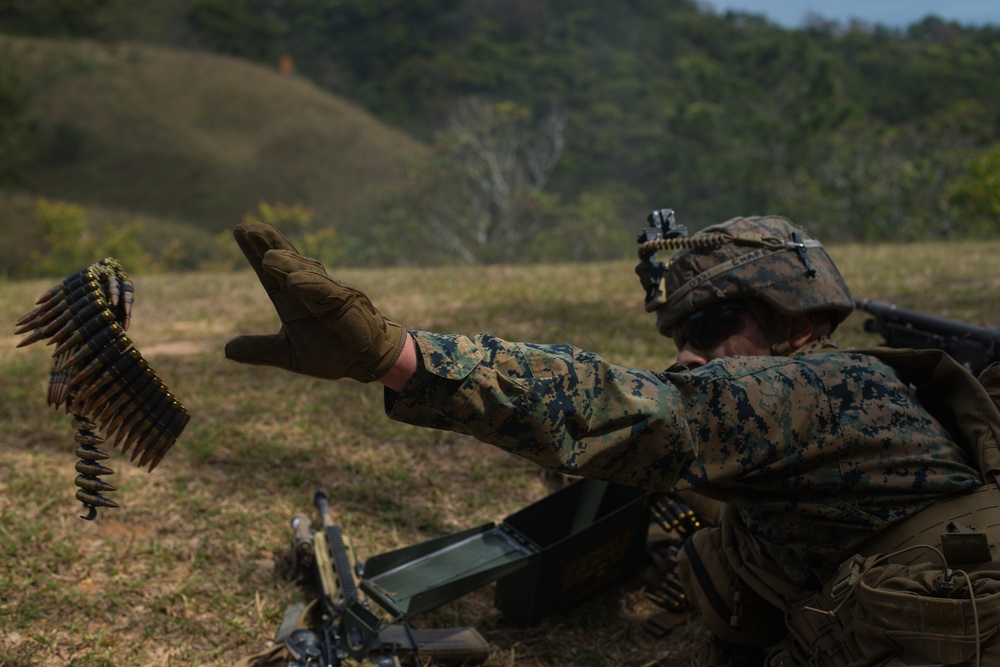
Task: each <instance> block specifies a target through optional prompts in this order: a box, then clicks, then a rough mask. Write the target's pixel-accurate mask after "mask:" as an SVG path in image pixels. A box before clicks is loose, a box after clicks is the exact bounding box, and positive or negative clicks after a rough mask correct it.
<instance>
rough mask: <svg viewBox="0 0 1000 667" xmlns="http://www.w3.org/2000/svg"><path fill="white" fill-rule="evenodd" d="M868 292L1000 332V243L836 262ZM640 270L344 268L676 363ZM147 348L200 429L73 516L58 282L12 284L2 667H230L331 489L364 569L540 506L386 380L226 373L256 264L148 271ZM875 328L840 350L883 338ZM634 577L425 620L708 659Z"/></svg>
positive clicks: (420, 323)
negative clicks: (54, 379) (56, 349)
mask: <svg viewBox="0 0 1000 667" xmlns="http://www.w3.org/2000/svg"><path fill="white" fill-rule="evenodd" d="M831 254H833V255H834V258H835V259H836V260H837V262H838V263H839V264H840V266H841V268H842V271H843V273H844V275H845V278H846V279H847V281H848V283H849V284H850V285H851V286H852V289H853V290H854V292H855V296H857V297H872V298H879V299H883V300H887V301H892V302H895V303H897V304H898V305H901V306H905V307H909V308H914V309H919V310H921V311H924V312H927V313H931V314H935V315H939V316H944V317H949V318H953V319H958V320H963V321H966V322H969V323H973V324H978V325H996V324H997V320H996V317H997V316H996V313H997V311H998V309H1000V276H998V275H996V257H997V256H1000V242H989V243H975V244H972V243H969V244H948V245H943V244H927V245H907V246H840V247H835V248H832V249H831ZM632 266H633V262H631V261H622V262H616V263H607V264H587V265H580V266H573V265H559V266H547V267H530V268H520V267H519V268H509V267H490V268H483V269H433V270H430V269H428V270H420V271H411V270H395V269H394V270H388V271H382V270H377V269H367V270H351V271H346V272H343V273H340V274H339V275H340V277H342V278H345V279H347V280H350V281H352V282H355V283H357V284H359V285H362V286H364V287H365V288H366V289H367V291H368V292H369V293H370V294H371V296H372V297H373V300H374V301H375V303H377V304H378V305H379V306H380V307H381V308H382V309H383V311H384V312H386V313H387V314H388V315H390V316H391V317H394V318H396V319H398V320H399V321H401V322H403V323H404V324H406V325H407V326H408V327H410V328H414V329H429V330H437V331H447V332H458V333H468V334H472V333H476V332H480V331H487V332H490V333H495V334H498V335H501V336H504V337H507V338H510V339H515V340H530V341H534V342H545V343H565V342H572V343H574V344H576V345H579V346H581V347H584V348H587V349H591V350H594V351H597V352H600V353H602V354H603V355H604V356H605V357H607V358H608V359H610V360H612V361H614V362H617V363H621V364H625V365H634V366H642V367H651V368H663V367H666V366H667V365H669V364H670V362H671V361H672V358H673V354H674V349H673V347H672V344H671V343H669V342H668V341H666V340H664V339H661V338H659V337H658V336H657V335H656V333H655V332H654V330H653V327H652V321H651V318H650V317H649V316H647V315H646V314H645V313H644V312H643V311H642V307H641V293H640V290H639V288H638V283H637V280H636V279H635V276H634V274H633V273H632ZM134 278H135V281H136V289H137V292H136V303H135V308H134V311H133V321H132V328H131V330H130V335H131V337H132V339H133V340H134V342H135V343H136V345H137V347H138V348H139V349H140V350H142V352H143V355H144V356H145V357H146V358H147V359H148V360H149V361H150V363H151V365H152V366H153V367H154V368H155V369H156V370H157V372H158V373H159V375H160V376H161V377H162V378H163V379H164V381H165V382H166V383H167V384H168V385H169V386H170V388H171V389H172V391H173V392H174V394H175V395H176V396H177V397H178V398H179V399H180V400H181V401H182V402H183V403H184V404H185V405H186V406H187V408H188V409H189V410H190V412H191V414H192V419H191V422H190V424H189V425H188V427H187V430H186V431H185V433H184V434H183V436H182V438H181V439H180V441H179V442H178V443H177V444H176V445H175V447H174V449H173V450H172V451H171V452H170V453H169V454H168V456H167V457H166V459H164V461H163V463H162V464H161V465H160V466H159V467H158V468H157V469H156V470H155V471H154V472H152V473H147V472H145V471H144V470H140V469H138V468H136V467H134V466H131V465H130V464H129V463H128V462H127V461H126V460H125V459H123V458H122V457H121V456H120V455H118V454H117V453H113V456H112V458H111V459H110V464H111V467H113V468H114V469H115V470H116V474H115V475H114V476H113V477H112V478H111V479H112V480H113V482H114V483H115V484H116V485H117V486H118V487H119V490H118V491H116V492H113V493H112V494H111V497H113V498H114V499H115V500H116V501H118V502H119V503H120V504H121V508H120V509H116V510H104V511H102V512H101V513H100V515H99V516H98V518H97V520H96V521H93V522H84V521H81V520H80V519H78V518H77V516H78V515H79V514H81V513H82V509H81V507H80V505H79V503H77V502H76V501H75V500H74V499H73V494H74V491H75V487H74V484H73V479H74V477H75V476H76V473H75V471H74V469H73V467H74V463H75V456H74V455H73V450H74V448H75V445H74V444H73V428H72V426H71V424H70V419H69V417H68V415H66V414H62V413H59V412H57V411H55V410H53V409H52V408H49V407H47V406H46V405H45V392H46V382H47V375H48V364H49V356H48V355H49V353H50V352H51V348H46V347H44V346H42V345H34V346H29V347H26V348H21V349H15V345H16V344H17V342H18V339H17V337H15V336H14V335H13V322H14V321H15V320H16V319H17V318H18V317H19V316H20V315H22V314H23V313H25V312H27V311H28V310H30V308H31V307H32V304H33V302H34V300H35V298H36V297H37V296H38V295H39V294H41V293H42V291H44V289H46V288H47V287H48V286H49V285H50V284H51V283H52V282H55V281H54V280H53V281H34V282H24V283H2V284H0V321H3V322H7V323H8V327H9V328H8V329H7V331H8V333H7V334H4V335H3V337H2V338H0V340H2V345H0V442H2V445H0V469H2V470H3V473H2V475H0V665H2V666H4V667H13V666H22V665H73V666H84V665H87V666H102V667H103V666H109V667H110V666H121V667H124V666H126V665H128V666H133V665H134V666H148V665H231V664H233V663H234V662H235V661H236V660H238V659H239V658H241V657H243V656H245V655H247V654H249V653H252V652H254V651H256V650H259V649H261V648H263V646H264V644H265V642H266V641H267V640H268V639H269V638H270V637H272V636H273V634H274V632H275V630H276V629H277V627H278V624H279V623H280V620H281V616H282V613H283V611H284V609H285V608H286V607H287V606H288V605H289V604H291V603H294V602H297V601H300V600H302V599H303V597H302V592H301V590H300V589H299V588H298V586H297V585H296V584H294V583H292V582H289V581H288V580H287V578H286V576H285V574H286V566H287V563H286V561H285V557H286V555H287V551H288V545H289V537H290V534H289V529H288V521H289V518H290V516H291V515H292V514H293V513H294V512H297V511H311V510H312V494H313V491H314V490H315V489H316V488H317V487H323V488H325V489H326V490H327V492H328V494H329V496H330V498H331V502H332V505H333V508H334V516H335V520H336V521H337V522H338V523H339V524H341V525H342V526H343V527H344V529H345V532H346V533H347V534H348V535H349V536H350V537H351V538H352V539H353V541H354V544H355V546H356V548H357V551H358V553H359V555H360V556H361V557H362V558H364V557H366V556H372V555H376V554H379V553H383V552H386V551H389V550H392V549H396V548H399V547H402V546H406V545H410V544H414V543H416V542H421V541H424V540H426V539H429V538H431V537H435V536H439V535H443V534H447V533H450V532H454V531H457V530H460V529H464V528H469V527H472V526H476V525H479V524H481V523H483V522H486V521H492V520H498V519H501V518H503V517H504V516H506V515H507V514H509V513H511V512H513V511H515V510H517V509H520V508H521V507H523V506H525V505H526V504H528V503H530V502H532V501H534V500H537V499H539V498H541V497H543V496H544V495H545V493H546V488H545V486H544V485H543V484H542V483H541V481H540V480H539V476H538V474H537V470H536V469H535V468H534V467H533V466H532V465H531V464H528V463H526V462H524V461H521V460H519V459H517V458H515V457H513V456H511V455H508V454H505V453H503V452H500V451H497V450H494V449H492V448H490V447H488V446H485V445H481V444H478V443H476V442H473V441H471V440H469V439H468V438H465V437H460V436H457V435H454V434H450V433H442V432H436V431H427V430H419V429H415V428H412V427H408V426H404V425H400V424H397V423H394V422H391V421H389V420H388V419H386V418H385V417H384V415H383V413H382V396H381V391H380V388H379V387H376V386H371V385H361V384H357V383H354V382H352V381H345V382H341V383H334V382H324V381H320V380H315V379H311V378H306V377H300V376H293V375H291V374H287V373H282V372H278V371H274V370H269V369H263V368H255V367H247V366H242V365H238V364H235V363H231V362H227V361H226V360H225V359H224V358H223V355H222V348H223V345H224V343H225V341H226V340H228V339H229V338H230V337H232V336H234V335H236V334H239V333H243V332H266V331H272V330H274V329H275V319H274V316H273V313H272V311H271V307H270V304H269V302H268V301H267V299H266V297H265V295H264V294H263V292H262V290H261V289H260V287H259V285H258V284H257V283H256V279H255V278H254V277H253V275H252V274H251V273H250V272H249V271H246V272H240V273H235V274H193V275H151V276H143V275H136V276H134ZM862 320H863V317H862V316H861V315H858V314H855V315H852V317H851V318H850V319H849V320H848V321H847V322H846V323H845V324H844V326H843V327H842V330H841V335H840V336H839V339H840V342H841V343H842V344H846V345H868V344H873V343H874V342H875V341H874V339H873V338H872V337H871V336H869V335H867V334H865V333H864V332H863V329H862V325H861V323H862ZM650 611H651V608H650V606H649V605H648V603H645V601H644V599H643V595H642V591H641V589H640V588H639V587H638V585H637V584H634V583H633V584H629V585H625V586H623V587H622V588H620V589H617V590H614V591H612V592H610V593H607V594H605V595H602V596H601V597H599V598H598V599H596V600H594V601H592V602H589V603H586V604H584V605H582V606H581V607H578V608H576V609H574V610H572V611H570V612H569V613H567V614H564V615H561V616H558V617H555V618H550V619H547V620H545V621H543V622H542V623H541V624H539V625H537V626H535V627H531V628H515V627H512V626H510V625H509V624H507V623H505V621H504V620H503V619H502V618H501V617H500V616H499V614H498V612H497V611H496V610H495V609H494V608H493V605H492V594H491V592H490V590H489V588H488V587H487V588H484V589H481V590H479V591H476V592H474V593H471V594H469V595H467V596H465V597H463V598H461V599H459V600H456V601H455V602H452V603H449V604H448V605H446V606H445V607H443V608H441V609H440V610H438V611H435V612H432V613H430V614H428V615H427V616H425V617H420V618H418V619H417V620H418V622H420V623H422V624H425V625H428V626H441V625H472V626H475V627H476V628H477V629H478V630H479V631H480V632H481V633H482V634H483V635H484V636H485V637H486V638H487V639H488V640H489V641H490V643H491V657H490V661H489V665H492V666H500V665H528V666H535V665H567V666H568V665H576V666H580V665H594V666H598V665H600V666H605V665H607V666H610V665H653V664H669V665H690V666H695V665H701V664H704V663H703V662H702V659H701V657H700V652H701V649H702V644H703V642H702V639H701V635H700V633H699V631H698V630H697V629H696V628H695V627H689V628H681V629H679V630H675V631H674V633H673V634H671V635H670V636H668V637H667V638H664V639H655V638H653V637H652V636H651V635H650V634H649V633H648V632H646V630H645V629H644V626H643V622H644V618H645V615H646V614H648V613H649V612H650Z"/></svg>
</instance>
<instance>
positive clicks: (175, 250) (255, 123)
mask: <svg viewBox="0 0 1000 667" xmlns="http://www.w3.org/2000/svg"><path fill="white" fill-rule="evenodd" d="M0 49H2V50H3V52H4V53H5V54H7V56H8V57H7V58H5V60H4V66H5V67H9V68H11V69H14V70H16V71H17V72H19V73H20V76H21V77H22V78H24V79H26V80H29V81H31V82H32V85H31V94H30V99H29V100H28V101H27V102H25V103H24V108H25V111H24V113H25V114H26V115H27V117H28V118H30V119H31V131H32V134H31V140H32V142H33V150H34V153H33V155H34V161H33V163H32V166H31V168H27V167H26V168H24V169H22V170H21V171H20V172H19V176H20V184H18V185H12V186H11V187H9V188H8V194H7V195H6V196H7V197H10V201H11V202H12V203H17V204H19V206H11V207H10V208H8V207H4V210H5V215H4V216H3V222H2V223H0V225H2V226H0V228H2V229H4V230H7V229H15V228H21V229H23V228H25V227H27V228H28V229H33V230H34V234H32V235H31V236H29V237H28V238H25V239H24V240H25V242H26V243H25V245H21V246H20V247H17V248H9V247H8V248H5V249H4V250H3V251H2V253H0V259H2V260H3V261H2V262H0V270H2V271H3V272H4V273H7V274H8V275H24V274H25V269H24V266H23V263H24V260H25V258H26V257H27V256H29V254H30V252H31V251H36V252H38V253H41V254H45V253H47V252H49V251H50V249H49V248H47V247H46V245H45V242H44V239H43V238H42V234H43V233H44V230H43V229H42V228H41V227H39V226H37V225H35V224H34V220H33V218H36V217H37V216H38V215H39V214H38V213H37V211H35V210H32V209H33V208H35V207H36V203H37V202H36V200H37V199H38V198H45V199H48V200H50V201H54V202H64V203H69V204H73V205H80V206H83V207H85V211H84V212H83V214H84V215H85V217H86V218H88V219H89V220H90V221H91V222H92V223H93V226H94V229H93V230H92V231H93V232H94V233H95V234H97V233H99V232H103V228H104V226H105V225H106V224H113V225H115V226H131V225H135V226H138V227H139V228H140V229H139V232H138V237H139V238H140V239H141V240H142V242H143V246H144V248H145V250H146V252H148V253H150V254H151V255H153V260H155V261H156V262H159V263H161V264H163V263H166V264H168V265H170V266H171V267H172V268H175V269H185V268H196V267H198V266H201V265H202V264H203V263H205V262H206V261H208V260H210V259H212V252H213V249H212V244H211V237H212V236H213V235H214V234H216V233H218V232H222V231H224V230H229V229H231V228H232V227H233V226H234V225H235V224H236V223H237V222H239V221H240V220H241V219H243V217H244V215H246V214H247V213H252V212H256V211H258V209H259V207H260V205H261V204H262V203H266V204H269V205H272V206H287V207H293V206H295V205H300V206H304V205H306V204H307V203H308V208H309V209H310V210H311V211H312V212H313V213H312V215H313V220H314V224H315V226H316V230H311V231H317V230H318V229H320V228H327V227H328V228H331V229H336V228H338V227H340V226H341V225H343V224H344V222H345V221H348V220H352V219H354V218H355V217H356V216H358V215H359V212H360V211H362V210H364V209H365V208H366V207H370V206H371V205H372V204H373V202H377V201H378V200H379V198H380V193H383V192H389V191H392V190H393V189H398V188H399V187H400V186H402V185H403V184H404V183H405V182H406V181H407V179H408V177H407V174H406V166H405V165H404V160H414V161H416V160H419V159H421V156H423V155H426V154H427V153H428V151H427V149H426V148H425V147H424V146H422V145H421V144H420V143H418V142H416V141H414V140H413V139H411V138H409V137H407V136H406V135H404V134H403V133H402V132H399V131H398V130H393V129H392V128H389V127H387V126H385V125H383V124H381V123H379V122H378V121H376V120H375V119H373V118H372V117H371V116H370V115H368V114H366V113H364V112H363V111H361V110H360V109H358V108H356V107H354V106H352V105H351V104H349V103H347V102H345V101H343V100H341V99H338V98H336V97H333V96H331V95H328V94H326V93H323V92H322V91H320V90H318V89H317V88H316V87H315V86H314V85H312V84H310V83H308V82H306V81H303V80H302V79H298V78H290V77H284V76H281V75H280V74H279V73H277V72H274V71H268V70H265V69H263V68H260V67H257V66H254V65H251V64H249V63H246V62H242V61H238V60H234V59H232V58H225V57H219V56H211V55H208V54H197V53H190V52H182V51H174V50H166V49H162V48H158V47H150V46H143V45H137V44H128V45H121V46H107V45H100V44H96V43H92V42H80V41H46V40H34V39H23V38H17V39H14V38H0ZM0 129H2V128H0ZM0 161H2V160H0ZM25 200H29V201H30V202H31V204H30V205H25ZM2 204H3V198H0V205H2ZM89 261H93V260H89ZM89 261H88V262H85V263H89ZM34 268H37V267H34ZM34 268H33V269H32V270H31V271H29V272H28V274H29V275H30V274H31V273H32V272H34ZM77 268H79V267H77ZM50 275H58V274H50Z"/></svg>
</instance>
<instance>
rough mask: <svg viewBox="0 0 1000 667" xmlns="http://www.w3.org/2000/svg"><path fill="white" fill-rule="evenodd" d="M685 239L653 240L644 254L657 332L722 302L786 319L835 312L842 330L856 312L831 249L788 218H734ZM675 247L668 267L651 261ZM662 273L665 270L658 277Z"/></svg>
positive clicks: (645, 282) (642, 250)
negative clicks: (761, 307)
mask: <svg viewBox="0 0 1000 667" xmlns="http://www.w3.org/2000/svg"><path fill="white" fill-rule="evenodd" d="M669 214H670V216H671V222H672V216H673V212H672V211H669ZM679 229H681V230H683V227H681V228H679ZM684 233H685V232H684V231H681V232H679V233H674V234H673V236H674V238H672V239H671V238H669V236H671V235H669V234H668V238H666V239H663V238H661V239H660V240H658V241H656V240H654V241H646V242H645V243H643V244H642V246H640V251H639V256H640V259H641V260H642V261H641V262H640V264H639V266H637V267H636V273H638V274H639V277H640V279H641V280H642V282H643V286H644V287H645V288H646V291H647V298H646V310H647V311H649V312H656V328H657V329H658V330H659V332H660V333H661V334H663V335H664V336H670V335H672V334H673V330H674V327H676V326H677V324H678V323H679V322H680V321H681V320H683V319H684V318H685V317H687V316H688V315H690V314H692V313H694V312H696V311H698V310H701V309H702V308H704V307H705V306H708V305H710V304H713V303H718V302H720V301H730V300H736V299H741V300H746V301H758V302H763V303H765V304H766V305H768V306H770V307H771V308H773V309H774V310H775V311H777V312H778V313H780V314H784V315H790V314H797V313H816V312H829V313H831V316H832V325H833V326H834V327H836V326H837V325H838V324H840V323H841V322H842V321H843V320H844V319H845V318H846V317H847V316H848V315H849V314H850V313H851V311H852V310H854V300H853V298H852V297H851V292H850V290H849V289H848V288H847V284H846V283H845V282H844V279H843V277H841V275H840V271H838V270H837V267H836V265H834V263H833V260H832V259H830V256H829V255H827V253H826V251H825V250H824V249H823V245H822V244H821V243H820V242H819V241H818V240H816V239H815V238H813V237H812V236H811V235H810V234H809V233H808V232H807V231H806V230H805V229H803V228H801V227H799V226H798V225H795V224H793V223H792V222H791V221H790V220H788V219H787V218H784V217H781V216H776V215H768V216H761V217H746V218H743V217H740V218H733V219H731V220H727V221H726V222H724V223H722V224H719V225H713V226H711V227H707V228H705V229H704V230H702V231H701V232H698V233H697V234H694V235H693V236H692V237H690V238H678V236H681V235H683V234H684ZM642 241H643V237H640V242H642ZM669 248H681V250H679V251H678V252H677V253H676V254H675V255H674V256H673V257H672V258H671V259H670V260H669V262H667V263H666V264H665V265H664V264H653V263H652V262H651V261H650V257H651V255H652V254H655V252H656V251H657V250H660V249H669ZM655 267H658V268H659V271H658V272H655V271H654V272H652V275H650V270H649V269H650V268H655Z"/></svg>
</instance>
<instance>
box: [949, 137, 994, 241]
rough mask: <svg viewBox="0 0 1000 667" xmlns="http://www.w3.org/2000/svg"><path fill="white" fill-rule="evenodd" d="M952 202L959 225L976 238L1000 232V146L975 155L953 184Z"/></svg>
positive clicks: (950, 198)
mask: <svg viewBox="0 0 1000 667" xmlns="http://www.w3.org/2000/svg"><path fill="white" fill-rule="evenodd" d="M948 203H949V204H950V205H951V206H952V207H953V208H954V210H955V225H956V227H957V228H958V229H959V231H961V232H965V233H967V234H970V235H975V236H988V235H995V234H997V233H998V232H1000V143H996V144H993V145H992V146H989V147H988V148H985V149H983V150H981V151H978V152H976V153H974V154H973V155H972V156H971V157H970V158H969V160H968V162H967V164H966V168H965V172H964V173H963V174H961V175H960V176H958V177H957V178H956V179H955V180H954V182H953V183H952V184H951V187H950V191H949V193H948Z"/></svg>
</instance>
